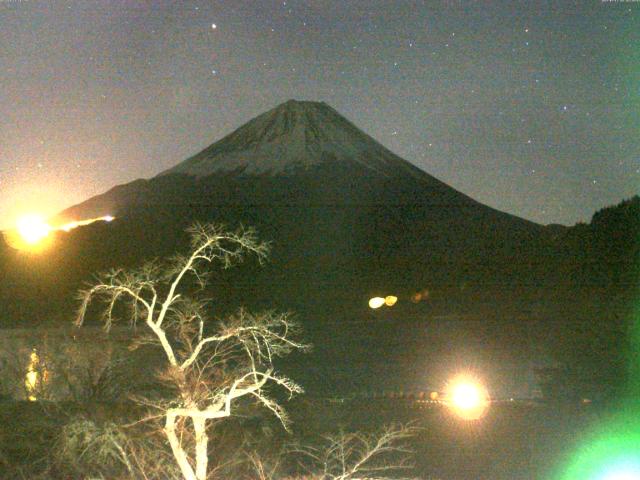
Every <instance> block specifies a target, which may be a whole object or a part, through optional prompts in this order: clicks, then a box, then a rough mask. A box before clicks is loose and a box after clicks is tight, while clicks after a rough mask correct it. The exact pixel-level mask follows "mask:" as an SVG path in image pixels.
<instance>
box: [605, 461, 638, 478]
mask: <svg viewBox="0 0 640 480" xmlns="http://www.w3.org/2000/svg"><path fill="white" fill-rule="evenodd" d="M638 479H640V465H639V464H637V463H631V462H627V463H622V464H619V465H615V466H613V467H610V468H607V469H606V470H605V471H604V472H603V473H602V474H601V475H599V476H598V477H597V480H638Z"/></svg>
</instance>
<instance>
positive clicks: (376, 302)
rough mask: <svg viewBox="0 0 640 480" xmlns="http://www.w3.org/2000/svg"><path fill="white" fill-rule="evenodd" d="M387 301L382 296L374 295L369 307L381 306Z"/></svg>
mask: <svg viewBox="0 0 640 480" xmlns="http://www.w3.org/2000/svg"><path fill="white" fill-rule="evenodd" d="M385 303H386V301H385V299H384V298H382V297H373V298H372V299H370V300H369V308H373V309H376V308H380V307H381V306H382V305H384V304H385Z"/></svg>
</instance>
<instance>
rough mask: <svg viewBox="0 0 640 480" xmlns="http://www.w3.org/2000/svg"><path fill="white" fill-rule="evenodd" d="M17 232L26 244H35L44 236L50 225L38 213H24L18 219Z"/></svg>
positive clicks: (47, 232) (49, 229)
mask: <svg viewBox="0 0 640 480" xmlns="http://www.w3.org/2000/svg"><path fill="white" fill-rule="evenodd" d="M16 228H17V230H18V234H19V235H20V237H22V239H23V240H24V241H25V242H26V243H27V244H28V245H35V244H37V243H39V242H40V241H41V240H43V239H44V238H46V237H47V236H48V235H49V233H50V232H51V226H50V225H49V224H48V223H47V222H45V221H44V220H43V219H42V217H40V216H39V215H25V216H24V217H21V218H20V219H19V220H18V224H17V227H16Z"/></svg>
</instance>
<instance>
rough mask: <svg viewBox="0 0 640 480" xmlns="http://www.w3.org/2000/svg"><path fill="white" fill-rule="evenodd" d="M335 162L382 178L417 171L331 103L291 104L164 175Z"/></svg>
mask: <svg viewBox="0 0 640 480" xmlns="http://www.w3.org/2000/svg"><path fill="white" fill-rule="evenodd" d="M335 161H340V162H351V163H358V164H360V166H364V167H366V168H368V169H371V170H375V171H377V172H378V173H380V174H383V175H388V174H392V173H396V174H397V173H398V168H400V169H401V170H405V171H406V172H408V173H411V174H412V175H415V173H416V172H415V170H417V169H415V167H413V166H412V165H411V164H409V163H408V162H406V161H404V160H402V159H401V158H399V157H398V156H396V155H395V154H393V153H392V152H390V151H389V150H387V149H386V148H384V147H383V146H382V145H380V144H379V143H377V142H376V141H375V140H373V139H372V138H371V137H369V136H368V135H367V134H365V133H364V132H362V131H361V130H359V129H358V128H357V127H356V126H355V125H353V124H352V123H351V122H349V121H348V120H347V119H346V118H344V117H343V116H342V115H340V114H339V113H338V112H337V111H336V110H334V109H333V108H331V107H330V106H329V105H327V104H326V103H324V102H311V101H298V100H289V101H287V102H285V103H282V104H280V105H278V106H277V107H275V108H273V109H272V110H269V111H267V112H265V113H263V114H262V115H259V116H257V117H256V118H254V119H253V120H250V121H249V122H247V123H246V124H244V125H243V126H241V127H240V128H238V129H237V130H235V131H234V132H232V133H230V134H229V135H227V136H226V137H224V138H222V139H221V140H219V141H218V142H216V143H214V144H212V145H211V146H209V147H207V148H205V149H204V150H202V151H201V152H200V153H198V154H196V155H194V156H193V157H191V158H188V159H187V160H185V161H184V162H182V163H179V164H178V165H176V166H175V167H173V168H171V169H169V170H166V171H164V172H162V173H161V174H160V175H166V174H170V173H183V174H187V175H193V176H207V175H211V174H214V173H221V172H231V171H236V172H242V173H244V174H265V173H266V174H283V173H285V174H286V173H293V172H294V171H295V170H297V169H300V168H302V169H305V168H309V167H311V166H315V165H318V164H324V163H326V162H335ZM390 169H393V172H392V171H391V170H390Z"/></svg>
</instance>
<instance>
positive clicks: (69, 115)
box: [0, 0, 640, 227]
mask: <svg viewBox="0 0 640 480" xmlns="http://www.w3.org/2000/svg"><path fill="white" fill-rule="evenodd" d="M214 25H215V28H214ZM639 95H640V2H630V1H629V2H622V1H619V2H602V1H600V0H583V1H578V2H571V1H533V0H527V1H498V0H493V1H443V2H440V1H409V0H402V1H393V2H392V1H381V0H353V1H328V0H305V1H300V0H286V1H282V0H280V1H271V0H259V1H254V2H250V1H244V0H219V1H193V2H189V1H184V2H178V1H172V2H168V1H147V2H144V1H139V2H134V1H124V0H121V1H116V0H110V1H103V0H78V1H64V0H42V1H41V0H22V1H20V0H0V199H1V202H0V219H2V220H0V226H5V227H6V226H8V224H9V223H10V222H12V220H13V217H15V216H16V215H18V214H20V213H25V212H26V211H39V212H42V213H44V214H51V213H54V212H56V211H58V210H60V209H62V208H63V207H66V206H69V205H71V204H74V203H77V202H79V201H81V200H84V199H86V198H88V197H90V196H92V195H95V194H97V193H101V192H103V191H105V190H107V189H108V188H110V187H112V186H113V185H115V184H117V183H124V182H127V181H130V180H133V179H135V178H137V177H149V176H152V175H155V174H156V173H158V172H160V171H161V170H163V169H165V168H167V167H170V166H172V165H174V164H176V163H178V162H179V161H181V160H183V159H184V158H186V157H187V156H189V155H191V154H194V153H196V152H197V151H199V150H200V149H202V148H203V147H205V146H207V145H208V144H210V143H213V141H215V140H217V139H219V138H220V137H221V136H222V135H224V134H226V133H228V132H229V131H231V130H232V129H233V128H235V127H237V126H239V125H241V124H242V123H244V122H246V121H247V120H249V119H250V118H251V117H253V116H255V115H257V114H259V113H261V112H263V111H264V110H267V109H269V108H271V107H273V106H275V105H276V104H278V103H280V102H282V101H285V100H287V99H289V98H296V99H306V100H322V101H326V102H327V103H329V104H330V105H332V106H333V107H334V108H336V109H337V110H338V111H340V112H341V113H342V114H344V115H345V116H346V117H347V118H349V119H350V120H352V121H353V122H354V123H355V124H356V125H358V126H359V127H360V128H362V129H363V130H365V131H366V132H367V133H369V134H370V135H372V136H373V137H374V138H376V139H377V140H379V141H380V142H381V143H382V144H384V145H385V146H387V147H389V148H390V149H391V150H393V151H394V152H396V153H397V154H399V155H400V156H402V157H403V158H405V159H407V160H409V161H411V162H413V163H415V164H416V165H418V166H419V167H421V168H423V169H424V170H426V171H427V172H429V173H430V174H432V175H434V176H436V177H438V178H440V179H441V180H443V181H445V182H446V183H448V184H449V185H451V186H453V187H455V188H457V189H458V190H461V191H463V192H464V193H466V194H468V195H470V196H472V197H474V198H476V199H477V200H479V201H481V202H483V203H486V204H488V205H490V206H493V207H495V208H498V209H500V210H504V211H508V212H511V213H515V214H517V215H519V216H522V217H525V218H528V219H532V220H534V221H537V222H541V223H556V222H557V223H565V224H572V223H575V222H576V221H580V220H588V219H589V218H590V216H591V214H592V213H593V212H594V211H595V210H597V209H599V208H601V207H603V206H605V205H608V204H612V203H617V202H618V201H620V200H622V199H623V198H625V197H629V196H631V195H633V194H635V193H638V192H639V188H638V185H639V180H640V110H639V105H640V102H639Z"/></svg>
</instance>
